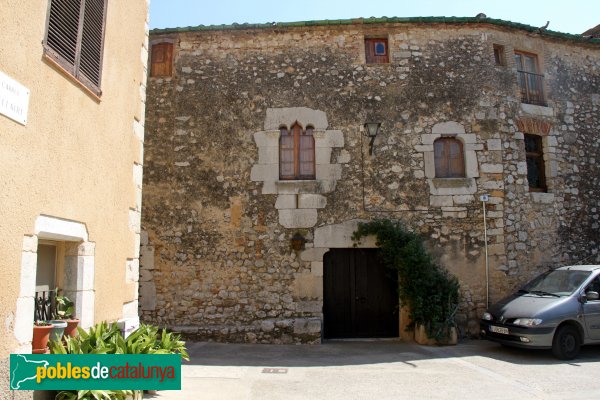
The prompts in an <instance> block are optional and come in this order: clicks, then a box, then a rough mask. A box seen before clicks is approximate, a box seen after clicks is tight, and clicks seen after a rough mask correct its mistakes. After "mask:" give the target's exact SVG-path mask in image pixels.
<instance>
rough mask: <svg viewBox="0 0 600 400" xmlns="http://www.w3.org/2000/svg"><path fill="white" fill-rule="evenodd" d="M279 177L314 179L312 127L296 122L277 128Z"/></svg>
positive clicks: (286, 178) (285, 178)
mask: <svg viewBox="0 0 600 400" xmlns="http://www.w3.org/2000/svg"><path fill="white" fill-rule="evenodd" d="M279 132H280V136H279V179H284V180H293V179H298V180H299V179H315V139H314V137H313V128H312V127H311V126H307V127H306V129H305V130H303V129H302V127H301V126H300V124H298V123H297V122H296V123H295V124H294V125H292V127H291V128H290V129H289V130H288V129H287V127H285V126H283V127H281V128H279Z"/></svg>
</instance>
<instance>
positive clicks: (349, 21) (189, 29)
mask: <svg viewBox="0 0 600 400" xmlns="http://www.w3.org/2000/svg"><path fill="white" fill-rule="evenodd" d="M385 23H445V24H462V23H471V24H472V23H476V24H477V23H478V24H492V25H498V26H505V27H509V28H513V29H518V30H524V31H528V32H536V31H537V32H539V28H538V27H534V26H531V25H526V24H521V23H518V22H511V21H505V20H502V19H495V18H477V17H390V18H388V17H381V18H375V17H371V18H352V19H334V20H329V19H325V20H315V21H297V22H271V23H269V22H267V23H262V24H248V23H243V24H237V23H234V24H231V25H198V26H187V27H179V28H163V29H152V30H150V33H151V34H165V33H180V32H196V31H227V30H243V29H269V28H271V29H272V28H293V27H301V26H328V25H360V24H385ZM539 33H540V34H541V35H542V36H548V37H554V38H560V39H567V40H572V41H575V42H580V43H593V44H600V39H587V38H584V37H582V36H581V35H574V34H570V33H562V32H557V31H551V30H543V31H542V32H539Z"/></svg>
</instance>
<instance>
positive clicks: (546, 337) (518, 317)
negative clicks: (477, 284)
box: [480, 265, 600, 360]
mask: <svg viewBox="0 0 600 400" xmlns="http://www.w3.org/2000/svg"><path fill="white" fill-rule="evenodd" d="M599 293H600V265H573V266H567V267H560V268H557V269H555V270H552V271H548V272H546V273H544V274H542V275H540V276H538V277H537V278H535V279H533V280H532V281H531V282H529V283H527V284H526V285H525V286H523V287H522V288H521V289H520V290H519V291H517V292H516V293H514V294H512V295H510V296H508V297H505V298H504V299H502V300H500V301H499V302H498V303H496V304H494V305H493V306H492V307H490V308H489V309H488V310H487V311H486V312H485V313H484V314H483V317H482V319H481V321H480V328H481V336H482V337H483V338H485V339H489V340H493V341H495V342H499V343H502V344H504V345H508V346H516V347H528V348H538V349H552V353H553V354H554V356H555V357H557V358H559V359H562V360H570V359H573V358H575V357H577V355H578V354H579V348H580V347H581V345H585V344H593V343H598V344H600V295H599Z"/></svg>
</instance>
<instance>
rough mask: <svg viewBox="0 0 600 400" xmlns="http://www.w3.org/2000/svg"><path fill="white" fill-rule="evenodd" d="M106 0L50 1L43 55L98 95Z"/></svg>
mask: <svg viewBox="0 0 600 400" xmlns="http://www.w3.org/2000/svg"><path fill="white" fill-rule="evenodd" d="M105 18H106V0H50V7H49V12H48V25H47V31H46V38H45V40H44V54H45V55H46V56H48V57H49V58H51V59H52V60H54V61H55V62H56V63H58V64H59V65H60V66H61V67H63V68H64V69H65V70H66V71H67V72H68V73H70V74H71V75H73V77H75V78H76V79H77V80H79V81H80V82H81V83H82V84H83V85H85V86H86V87H88V88H90V89H92V90H93V91H94V92H95V93H96V94H98V95H99V94H100V81H101V76H102V53H103V46H104V29H105V25H106V19H105Z"/></svg>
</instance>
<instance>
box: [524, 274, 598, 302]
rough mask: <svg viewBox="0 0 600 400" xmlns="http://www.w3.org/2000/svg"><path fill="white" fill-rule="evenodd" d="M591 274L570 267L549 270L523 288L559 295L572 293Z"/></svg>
mask: <svg viewBox="0 0 600 400" xmlns="http://www.w3.org/2000/svg"><path fill="white" fill-rule="evenodd" d="M589 276H590V272H589V271H574V270H568V269H561V270H554V271H549V272H547V273H545V274H542V275H540V276H538V277H537V278H535V279H534V280H532V281H531V282H529V283H528V284H527V285H525V286H524V287H523V290H525V291H527V292H531V293H534V294H535V293H536V292H538V293H550V294H554V295H558V296H568V295H570V294H572V293H573V292H574V291H575V290H577V288H579V286H581V284H582V283H583V282H584V281H585V280H586V279H587V278H588V277H589Z"/></svg>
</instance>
